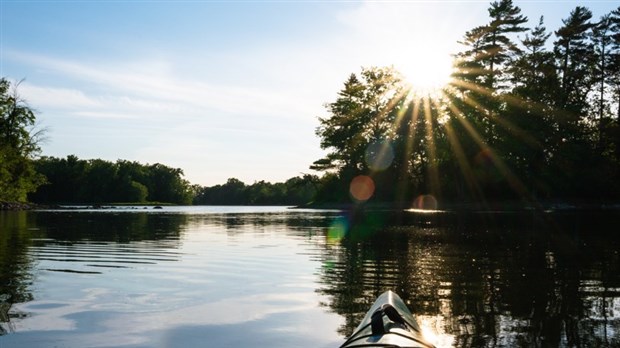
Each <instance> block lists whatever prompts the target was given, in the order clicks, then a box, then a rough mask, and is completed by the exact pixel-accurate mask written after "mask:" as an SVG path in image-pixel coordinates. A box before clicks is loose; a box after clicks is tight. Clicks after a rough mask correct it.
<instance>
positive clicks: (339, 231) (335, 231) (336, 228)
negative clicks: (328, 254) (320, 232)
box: [327, 216, 349, 244]
mask: <svg viewBox="0 0 620 348" xmlns="http://www.w3.org/2000/svg"><path fill="white" fill-rule="evenodd" d="M348 230H349V221H348V220H347V219H346V218H345V217H343V216H340V217H338V218H337V219H336V220H334V222H332V224H331V225H330V226H329V228H328V229H327V243H329V244H334V243H338V242H340V241H341V240H342V238H344V237H345V236H346V234H347V231H348Z"/></svg>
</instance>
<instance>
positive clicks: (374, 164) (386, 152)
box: [365, 140, 394, 171]
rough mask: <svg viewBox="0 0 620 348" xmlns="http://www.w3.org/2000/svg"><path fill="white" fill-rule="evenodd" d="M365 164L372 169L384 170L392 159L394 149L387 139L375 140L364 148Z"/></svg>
mask: <svg viewBox="0 0 620 348" xmlns="http://www.w3.org/2000/svg"><path fill="white" fill-rule="evenodd" d="M365 159H366V164H367V165H368V167H369V168H370V169H372V170H374V171H380V170H386V169H387V168H388V167H389V166H390V165H391V164H392V161H394V150H393V149H392V145H391V144H390V142H389V141H387V140H377V141H375V142H373V143H371V144H370V145H368V147H367V148H366V155H365Z"/></svg>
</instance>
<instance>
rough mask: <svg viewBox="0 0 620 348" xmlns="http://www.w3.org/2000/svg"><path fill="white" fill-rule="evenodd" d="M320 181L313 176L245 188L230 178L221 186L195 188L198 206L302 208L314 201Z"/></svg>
mask: <svg viewBox="0 0 620 348" xmlns="http://www.w3.org/2000/svg"><path fill="white" fill-rule="evenodd" d="M318 182H319V178H318V177H317V176H314V175H304V176H302V177H294V178H291V179H288V180H287V181H285V182H281V183H274V184H272V183H269V182H265V181H258V182H255V183H253V184H251V185H246V184H245V183H243V182H242V181H240V180H238V179H235V178H231V179H228V181H227V182H226V183H225V184H223V185H215V186H211V187H200V188H197V189H196V191H195V192H196V196H195V198H194V204H198V205H302V204H307V203H310V202H312V201H313V200H314V198H315V195H316V191H317V184H318Z"/></svg>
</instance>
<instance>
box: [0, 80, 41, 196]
mask: <svg viewBox="0 0 620 348" xmlns="http://www.w3.org/2000/svg"><path fill="white" fill-rule="evenodd" d="M35 121H36V116H35V114H34V112H33V111H32V109H30V108H29V107H28V105H26V103H25V102H24V101H23V100H22V99H20V97H19V95H18V94H17V91H16V89H12V88H11V84H10V83H9V82H8V81H7V80H6V79H4V78H2V79H0V200H3V201H17V202H25V201H26V196H27V194H28V193H29V192H32V191H34V190H35V189H36V188H37V187H38V186H39V185H40V184H42V183H43V182H44V178H43V177H42V176H41V175H38V174H37V173H36V172H35V170H34V168H33V165H32V157H33V156H34V155H36V154H37V153H38V151H39V144H38V143H39V140H40V139H39V136H40V135H41V133H40V132H35V131H34V125H35Z"/></svg>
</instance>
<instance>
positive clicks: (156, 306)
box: [0, 207, 620, 348]
mask: <svg viewBox="0 0 620 348" xmlns="http://www.w3.org/2000/svg"><path fill="white" fill-rule="evenodd" d="M616 215H617V214H614V213H606V214H605V213H592V214H585V213H579V214H574V213H572V214H533V213H530V214H495V215H493V214H491V215H489V214H487V215H483V214H477V215H476V214H469V215H452V214H442V213H437V214H420V213H417V212H407V213H405V214H385V213H381V214H380V213H373V214H353V215H352V214H341V213H337V212H320V211H295V210H293V211H290V210H287V209H281V208H259V209H256V210H252V209H251V208H247V207H243V208H234V207H227V208H205V207H202V208H198V207H188V208H182V207H174V208H165V209H164V210H163V211H160V212H153V211H148V212H147V211H141V210H138V209H136V210H131V211H116V210H110V211H88V212H84V211H76V210H67V211H62V212H58V211H56V212H0V347H3V348H4V347H21V346H28V347H49V346H66V347H83V346H105V347H110V346H125V347H174V346H185V347H194V346H207V347H230V346H256V347H262V346H270V347H336V346H338V345H339V344H340V343H341V342H342V341H343V339H344V337H345V336H346V335H349V334H350V333H351V332H352V330H353V329H354V328H355V327H356V326H357V324H358V323H359V321H360V320H361V318H362V317H363V315H364V314H365V312H366V311H367V310H368V308H369V307H370V305H371V304H372V302H374V300H375V298H376V296H378V295H379V294H380V293H382V292H383V291H384V290H387V289H392V290H395V291H396V292H398V293H399V294H400V295H401V297H402V298H403V299H404V300H405V301H406V302H407V303H408V304H409V306H410V307H411V309H412V310H413V311H414V312H415V313H416V314H417V315H418V319H419V321H420V322H421V324H422V326H423V327H424V328H425V330H426V331H427V332H428V334H429V336H430V338H431V340H434V341H435V342H436V343H437V344H438V345H440V346H451V345H453V346H459V347H490V346H493V347H502V346H505V347H513V346H523V347H526V346H610V347H611V346H618V345H620V332H618V330H620V255H619V252H620V236H618V235H617V233H616V232H615V228H614V226H617V224H618V222H620V221H618V220H619V218H618V216H616Z"/></svg>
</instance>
